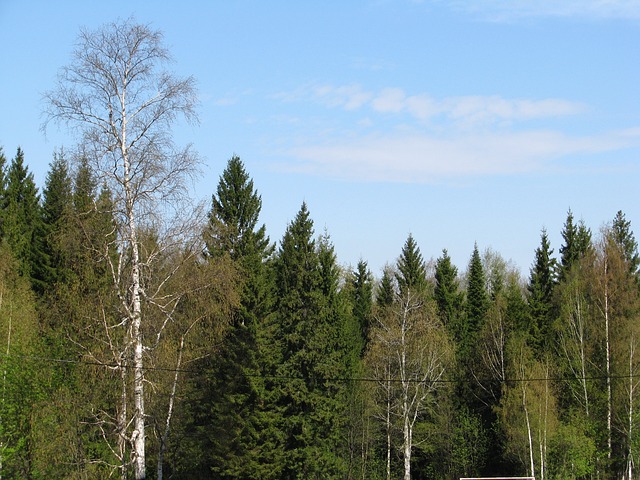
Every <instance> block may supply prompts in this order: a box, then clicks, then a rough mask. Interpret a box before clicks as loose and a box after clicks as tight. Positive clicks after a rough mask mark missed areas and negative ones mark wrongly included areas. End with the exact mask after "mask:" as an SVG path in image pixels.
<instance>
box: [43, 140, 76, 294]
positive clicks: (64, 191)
mask: <svg viewBox="0 0 640 480" xmlns="http://www.w3.org/2000/svg"><path fill="white" fill-rule="evenodd" d="M42 196H43V202H42V218H43V222H44V229H45V232H46V236H45V249H46V252H47V257H48V259H49V265H48V268H47V272H48V276H47V279H46V280H47V284H48V285H50V286H51V285H53V284H55V283H57V282H60V281H62V280H63V279H64V278H65V276H66V275H65V273H64V258H63V257H64V251H63V249H62V248H61V245H60V238H61V235H62V234H63V232H64V231H65V230H66V229H67V228H69V219H70V218H69V217H70V214H71V209H72V208H73V202H72V198H73V182H72V180H71V176H70V174H69V165H68V163H67V161H66V159H65V157H64V152H63V151H62V150H61V151H60V152H59V153H54V155H53V161H52V162H51V164H50V166H49V172H48V173H47V178H46V180H45V187H44V190H43V191H42Z"/></svg>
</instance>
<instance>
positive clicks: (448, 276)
mask: <svg viewBox="0 0 640 480" xmlns="http://www.w3.org/2000/svg"><path fill="white" fill-rule="evenodd" d="M435 281H436V284H435V290H434V296H435V300H436V304H437V305H438V313H439V315H440V319H441V320H442V323H443V324H444V325H445V326H446V327H447V330H448V331H449V332H450V333H451V334H453V336H454V338H456V340H457V341H460V328H461V325H460V318H461V314H462V307H463V303H464V294H463V293H462V292H460V291H459V288H458V269H457V268H456V267H455V265H453V264H452V263H451V257H449V253H448V252H447V250H446V249H444V250H442V256H441V257H440V258H438V259H437V260H436V271H435Z"/></svg>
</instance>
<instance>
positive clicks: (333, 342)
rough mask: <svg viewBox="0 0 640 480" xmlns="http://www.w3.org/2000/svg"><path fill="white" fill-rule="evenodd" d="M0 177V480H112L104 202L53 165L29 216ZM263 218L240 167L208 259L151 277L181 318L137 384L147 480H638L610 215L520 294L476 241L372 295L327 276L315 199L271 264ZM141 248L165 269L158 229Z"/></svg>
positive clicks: (413, 260) (577, 234) (415, 265)
mask: <svg viewBox="0 0 640 480" xmlns="http://www.w3.org/2000/svg"><path fill="white" fill-rule="evenodd" d="M0 159H1V160H2V162H1V168H0V180H2V182H0V183H1V185H0V187H1V190H0V198H1V200H2V208H1V210H0V216H1V218H2V220H3V222H2V243H1V244H0V273H1V274H2V276H1V283H0V313H2V317H1V318H0V334H2V337H1V338H0V340H2V342H3V343H2V345H3V347H2V353H3V355H2V372H3V373H2V382H3V384H2V395H1V397H0V410H1V412H0V414H1V415H0V456H1V460H2V463H1V467H0V468H1V469H2V472H0V473H1V474H2V476H4V477H13V478H16V477H19V478H60V479H71V478H107V477H109V476H110V475H111V476H113V475H115V473H116V472H118V471H119V470H118V468H117V467H118V465H117V461H116V459H117V458H118V457H117V454H118V448H125V447H123V446H122V445H123V444H122V443H121V442H119V440H118V436H117V435H115V436H114V434H113V433H110V432H111V431H110V430H109V429H108V428H106V427H107V423H105V422H108V419H109V418H115V415H117V414H118V405H119V404H120V403H119V402H120V400H121V399H120V398H119V391H118V385H119V379H118V373H117V372H118V370H116V369H112V368H110V365H111V362H114V361H117V360H116V357H114V356H113V353H114V352H115V351H116V350H110V348H112V346H113V345H115V344H116V343H117V342H118V341H120V339H119V338H117V337H115V336H113V335H111V334H109V330H108V328H109V327H108V325H109V324H110V323H113V322H117V321H118V318H119V313H118V307H117V305H118V298H117V295H116V292H115V291H114V290H113V287H112V283H111V281H112V278H111V276H112V275H113V271H112V270H110V269H109V268H108V265H107V262H106V261H105V258H107V259H108V258H114V259H115V258H117V252H116V251H115V250H114V248H115V246H114V242H113V235H114V229H113V218H112V217H111V213H110V212H111V193H110V192H109V190H108V189H106V188H102V189H99V188H98V185H97V183H96V181H95V179H94V178H93V175H92V173H91V171H90V170H89V168H88V165H87V163H86V161H84V160H83V159H82V158H80V159H78V160H77V161H74V163H73V168H72V167H71V166H70V164H69V163H68V162H67V160H66V159H65V157H64V155H63V153H62V152H60V153H57V154H55V155H54V159H53V161H52V162H51V164H50V169H49V173H48V175H47V177H46V183H45V186H44V188H43V192H42V197H40V196H39V194H38V191H37V189H36V187H35V184H34V183H33V177H32V175H31V174H30V173H29V172H28V169H27V167H26V164H25V160H24V153H23V152H22V150H18V153H17V155H16V157H15V158H14V160H13V161H12V162H11V163H10V164H7V162H6V159H5V157H4V155H2V156H0ZM261 206H262V203H261V199H260V196H259V195H258V193H257V190H256V189H255V187H254V185H253V181H252V180H251V178H250V176H249V174H248V173H247V172H246V170H245V167H244V164H243V163H242V161H241V160H240V159H239V158H238V157H236V156H234V157H232V159H231V160H229V162H228V164H227V167H226V169H225V170H224V172H223V173H222V175H221V177H220V183H219V185H218V188H217V190H216V193H215V194H213V197H212V203H211V211H210V215H209V221H208V223H207V224H206V225H203V226H202V227H201V228H202V233H201V235H202V239H203V245H204V248H203V253H202V254H201V255H199V256H195V257H194V256H189V255H187V256H185V250H184V249H181V247H180V246H179V244H178V245H176V249H174V250H172V249H168V250H166V249H165V250H163V251H162V255H163V260H162V262H159V263H158V264H157V265H158V266H157V267H155V268H160V269H163V270H167V271H170V270H172V269H174V268H175V266H176V265H177V264H180V265H182V267H185V265H186V269H185V270H184V273H182V274H181V275H179V276H176V277H175V278H172V277H166V278H170V279H171V280H170V281H168V282H167V283H166V284H163V285H158V286H157V287H156V288H159V289H161V291H164V292H166V298H180V299H181V300H180V302H179V303H178V302H177V301H176V302H175V303H171V305H172V308H173V310H172V314H171V315H172V317H171V318H172V323H171V324H170V326H167V330H166V332H165V335H166V336H167V337H166V338H167V340H166V341H165V342H164V343H163V344H162V346H161V347H159V352H158V355H156V356H155V357H154V358H155V361H154V364H153V365H151V366H150V371H149V372H148V375H147V377H148V379H149V381H150V382H152V383H153V384H154V393H153V394H151V393H150V394H149V399H148V410H149V411H148V414H147V415H148V422H149V426H150V428H152V429H153V431H154V432H155V435H154V436H153V437H152V438H151V439H150V440H149V451H150V455H149V457H148V462H149V463H150V467H154V466H156V465H159V466H160V469H161V470H162V471H163V474H164V475H165V476H169V477H170V478H183V479H196V478H225V479H232V478H236V479H240V478H244V479H248V478H265V479H281V478H285V479H286V478H305V479H306V478H323V479H324V478H354V479H355V478H373V479H375V478H389V476H390V477H391V478H396V477H397V476H399V475H401V474H402V472H403V471H404V472H405V476H406V474H407V473H406V472H408V471H409V467H410V475H411V478H442V479H454V478H459V477H460V476H471V475H486V476H489V475H501V474H509V475H530V474H534V475H536V477H542V475H544V476H545V477H546V478H551V479H564V478H576V479H592V478H602V479H608V478H619V477H621V476H625V478H633V477H634V475H635V464H634V462H633V458H634V457H635V456H637V455H638V454H640V452H639V451H638V448H640V447H638V445H640V425H639V424H638V418H637V415H636V412H637V411H640V388H639V387H638V385H637V381H636V380H637V376H638V375H639V374H640V355H638V352H639V351H640V349H639V348H638V347H640V344H639V343H638V342H640V330H639V325H640V289H639V287H638V285H639V284H640V283H639V280H638V258H639V257H638V247H637V242H636V240H635V238H634V235H633V232H632V230H631V225H630V223H629V222H628V221H627V220H626V219H625V217H624V214H623V213H622V212H617V213H616V215H615V217H614V218H613V220H612V221H611V223H610V224H609V225H607V226H605V228H604V229H603V230H602V233H601V235H599V236H598V237H597V238H596V239H592V234H591V231H590V230H589V229H588V228H587V227H586V226H585V225H584V223H583V222H579V223H578V224H576V223H575V222H574V220H573V214H572V213H571V211H569V213H568V215H567V220H566V222H565V225H564V226H563V229H562V232H561V233H562V238H563V241H564V243H563V245H561V246H560V248H559V249H558V251H559V252H560V257H559V258H558V259H556V258H554V257H553V249H552V248H551V246H550V244H549V239H548V236H547V233H546V231H545V230H543V231H542V235H541V240H540V246H539V247H538V248H537V249H536V250H535V252H533V261H532V267H531V270H530V274H529V278H528V280H527V281H525V280H523V279H522V277H521V275H520V273H519V272H518V271H517V270H516V269H515V268H514V267H513V266H511V265H510V264H509V263H507V262H505V261H504V260H503V259H502V258H501V257H500V256H499V254H496V253H495V252H492V251H490V250H487V251H486V253H485V254H484V256H483V255H481V254H480V250H479V248H478V246H477V245H475V246H474V248H473V251H472V254H471V257H470V261H469V265H468V268H467V270H466V272H464V274H463V275H459V274H458V270H457V268H456V267H455V266H454V265H453V264H452V262H451V258H450V257H449V255H448V253H447V251H446V250H443V251H442V255H441V256H440V257H439V258H437V259H436V260H435V261H434V262H433V265H434V268H433V270H432V272H433V273H432V274H431V273H429V272H430V271H431V270H429V268H428V267H427V263H426V262H425V260H424V259H423V257H422V254H421V252H420V249H419V247H418V243H417V241H416V239H414V238H413V236H411V235H409V236H408V238H407V241H406V242H405V244H404V245H403V247H402V249H401V251H400V255H399V257H398V260H397V262H396V263H395V264H391V265H388V266H387V267H386V268H385V269H384V271H383V272H382V275H381V276H380V278H378V279H376V278H375V277H374V276H373V275H372V274H371V272H370V271H369V269H368V266H367V263H366V261H364V260H361V261H360V262H359V263H358V265H357V266H356V267H355V268H353V269H352V268H342V267H341V266H340V264H339V263H338V259H337V258H336V254H335V249H334V247H333V244H332V242H331V239H330V237H329V235H328V234H327V233H326V232H325V233H323V234H321V235H318V236H316V235H315V232H314V228H313V220H312V218H311V213H310V211H309V209H308V207H307V204H306V203H303V204H302V206H301V207H300V209H299V211H298V213H297V214H296V216H295V217H294V219H293V220H292V221H291V223H290V224H289V226H288V227H287V229H286V231H285V233H284V235H283V238H282V239H281V241H280V242H279V244H278V249H277V251H276V250H275V248H274V245H273V244H271V243H270V241H269V238H268V237H267V235H266V227H265V226H264V225H259V223H258V219H259V216H260V209H261ZM140 238H141V245H142V246H143V247H144V251H148V252H159V250H158V249H157V242H158V240H157V238H156V236H155V234H154V233H153V232H148V231H144V232H141V234H140ZM26 239H28V240H29V241H26ZM105 254H106V255H107V257H105ZM157 254H158V253H156V255H157ZM176 262H177V263H176ZM185 262H187V263H186V264H185ZM181 271H182V270H181ZM163 278H164V277H163ZM150 286H151V285H150ZM157 308H158V311H157V312H156V313H154V310H153V309H151V310H149V312H148V315H151V316H157V318H158V319H159V320H158V321H161V320H162V319H163V318H166V308H167V306H161V305H157ZM163 309H164V310H163ZM163 322H165V324H166V320H164V321H163ZM166 325H168V324H166ZM189 325H190V326H189ZM158 327H159V325H156V326H154V325H153V324H152V325H150V327H149V328H150V330H149V332H148V334H149V335H154V330H153V329H154V328H158ZM105 328H107V330H105ZM163 328H164V327H163ZM110 342H111V347H110ZM402 359H404V360H402ZM177 366H180V368H176V367H177ZM156 368H158V370H155V369H156ZM176 388H177V389H179V392H180V393H179V395H177V396H171V392H172V391H175V389H176ZM172 389H173V390H172ZM162 392H163V393H162ZM159 393H161V395H159ZM411 395H418V396H416V397H415V398H416V399H418V398H419V403H416V404H415V406H416V408H415V409H413V410H412V409H411V408H413V407H410V406H409V404H407V403H403V399H405V401H406V400H407V399H409V398H412V397H411ZM167 398H173V402H172V403H171V404H169V403H167V401H166V400H167ZM403 405H404V406H405V407H404V409H403ZM168 408H170V410H167V409H168ZM169 413H170V414H171V415H172V416H171V415H170V416H169V417H168V416H167V415H168V414H169ZM414 415H415V416H414ZM167 418H171V421H172V423H171V424H169V423H167ZM169 425H170V426H171V428H169ZM408 444H409V445H410V448H409V450H407V445H408ZM161 458H162V462H161V461H160V459H161ZM407 462H408V463H407ZM120 471H121V470H120ZM149 471H150V472H155V471H156V469H154V468H150V469H149ZM155 475H159V473H157V474H156V473H154V474H150V478H155Z"/></svg>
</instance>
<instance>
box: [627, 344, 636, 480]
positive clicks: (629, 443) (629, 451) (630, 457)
mask: <svg viewBox="0 0 640 480" xmlns="http://www.w3.org/2000/svg"><path fill="white" fill-rule="evenodd" d="M633 342H634V338H633V335H631V339H630V340H629V416H628V422H629V425H628V432H627V477H626V478H627V479H629V480H631V479H632V478H633V449H632V439H633V435H632V433H633V391H634V385H633V382H634V378H633V355H634V350H635V347H634V344H633Z"/></svg>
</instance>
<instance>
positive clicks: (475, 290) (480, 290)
mask: <svg viewBox="0 0 640 480" xmlns="http://www.w3.org/2000/svg"><path fill="white" fill-rule="evenodd" d="M488 308H489V297H488V294H487V282H486V278H485V273H484V267H483V266H482V259H481V258H480V252H479V250H478V244H475V245H474V247H473V253H472V254H471V260H470V261H469V270H468V276H467V298H466V303H465V313H466V318H465V326H464V328H463V329H462V345H463V350H466V349H467V348H469V347H471V345H472V344H473V342H474V340H475V338H476V335H477V333H478V332H479V331H480V328H481V327H482V324H483V322H484V317H485V314H486V313H487V310H488Z"/></svg>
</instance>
